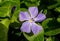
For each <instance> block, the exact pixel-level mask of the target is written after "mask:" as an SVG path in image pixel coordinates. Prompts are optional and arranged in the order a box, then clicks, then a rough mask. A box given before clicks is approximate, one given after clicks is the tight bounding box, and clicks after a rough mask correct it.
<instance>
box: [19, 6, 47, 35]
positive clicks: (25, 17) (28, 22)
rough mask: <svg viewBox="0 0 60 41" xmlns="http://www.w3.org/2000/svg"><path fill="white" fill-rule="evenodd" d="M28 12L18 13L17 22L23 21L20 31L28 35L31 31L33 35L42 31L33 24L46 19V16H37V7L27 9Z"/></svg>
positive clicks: (41, 14)
mask: <svg viewBox="0 0 60 41" xmlns="http://www.w3.org/2000/svg"><path fill="white" fill-rule="evenodd" d="M28 11H29V12H20V14H19V20H20V21H21V22H22V21H25V22H24V23H23V24H22V26H21V28H20V29H21V31H22V32H26V33H30V32H31V31H32V32H33V34H37V33H39V32H40V31H41V30H42V26H39V25H38V24H36V23H35V22H41V21H43V20H44V19H45V18H46V15H45V14H43V13H39V14H38V8H37V7H29V9H28Z"/></svg>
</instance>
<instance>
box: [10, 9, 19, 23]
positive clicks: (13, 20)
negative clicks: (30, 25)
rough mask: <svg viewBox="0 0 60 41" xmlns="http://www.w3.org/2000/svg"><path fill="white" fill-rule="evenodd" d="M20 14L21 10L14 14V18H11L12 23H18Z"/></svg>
mask: <svg viewBox="0 0 60 41" xmlns="http://www.w3.org/2000/svg"><path fill="white" fill-rule="evenodd" d="M19 13H20V9H19V10H18V9H16V10H15V12H14V14H13V16H12V18H11V22H12V23H13V22H18V21H17V19H18V18H19Z"/></svg>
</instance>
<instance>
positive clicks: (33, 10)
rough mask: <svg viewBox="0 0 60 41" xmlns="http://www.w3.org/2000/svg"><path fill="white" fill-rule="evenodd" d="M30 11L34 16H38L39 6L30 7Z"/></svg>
mask: <svg viewBox="0 0 60 41" xmlns="http://www.w3.org/2000/svg"><path fill="white" fill-rule="evenodd" d="M28 10H29V13H30V15H31V17H32V18H34V17H36V16H37V14H38V8H37V7H29V9H28Z"/></svg>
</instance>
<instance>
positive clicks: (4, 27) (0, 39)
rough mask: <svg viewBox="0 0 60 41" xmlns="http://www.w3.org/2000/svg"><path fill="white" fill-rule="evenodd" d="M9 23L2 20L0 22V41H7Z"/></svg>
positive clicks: (6, 20)
mask: <svg viewBox="0 0 60 41" xmlns="http://www.w3.org/2000/svg"><path fill="white" fill-rule="evenodd" d="M9 24H10V21H9V20H8V19H4V20H2V21H0V41H8V29H9Z"/></svg>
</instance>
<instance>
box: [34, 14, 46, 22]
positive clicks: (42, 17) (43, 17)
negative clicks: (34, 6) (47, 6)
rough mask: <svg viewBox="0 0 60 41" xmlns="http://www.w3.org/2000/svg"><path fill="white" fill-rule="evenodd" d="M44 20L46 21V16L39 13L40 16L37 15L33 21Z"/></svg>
mask: <svg viewBox="0 0 60 41" xmlns="http://www.w3.org/2000/svg"><path fill="white" fill-rule="evenodd" d="M45 19H46V15H45V14H42V13H40V14H38V16H37V17H36V18H35V19H34V20H35V21H36V22H41V21H43V20H45Z"/></svg>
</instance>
